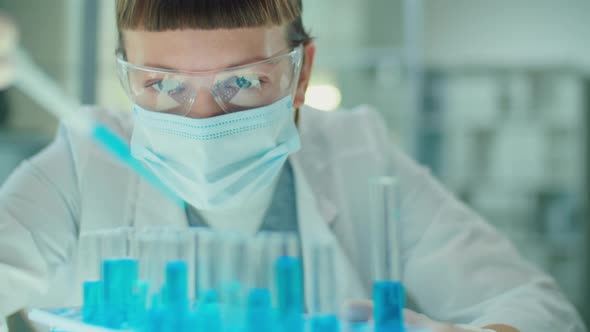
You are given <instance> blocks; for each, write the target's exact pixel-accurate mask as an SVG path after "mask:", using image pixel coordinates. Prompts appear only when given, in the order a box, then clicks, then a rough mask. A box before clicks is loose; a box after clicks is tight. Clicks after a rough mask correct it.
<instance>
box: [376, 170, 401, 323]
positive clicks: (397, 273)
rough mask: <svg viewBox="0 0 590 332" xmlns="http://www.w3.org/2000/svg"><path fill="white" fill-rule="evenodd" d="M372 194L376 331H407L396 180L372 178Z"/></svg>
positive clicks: (384, 177)
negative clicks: (405, 327)
mask: <svg viewBox="0 0 590 332" xmlns="http://www.w3.org/2000/svg"><path fill="white" fill-rule="evenodd" d="M370 198H371V204H372V206H371V207H372V208H371V214H372V216H371V241H372V242H373V248H372V260H373V273H374V284H373V303H374V314H373V316H374V324H375V331H376V332H386V331H387V332H399V331H404V325H403V317H402V310H403V307H404V302H405V295H404V290H403V286H402V283H401V278H402V273H401V260H400V250H399V246H400V211H399V205H398V196H397V182H396V180H395V179H394V178H393V177H386V176H383V177H379V178H376V179H372V180H371V181H370Z"/></svg>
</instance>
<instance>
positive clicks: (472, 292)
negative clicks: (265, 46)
mask: <svg viewBox="0 0 590 332" xmlns="http://www.w3.org/2000/svg"><path fill="white" fill-rule="evenodd" d="M373 117H374V128H379V129H378V130H376V132H378V133H380V134H381V135H382V138H381V140H380V141H381V142H391V140H390V139H389V138H388V137H387V136H388V135H387V133H386V130H385V128H384V126H383V121H382V120H381V119H380V118H379V117H378V116H376V115H373ZM384 148H385V147H384ZM388 150H389V151H391V152H392V153H391V154H390V162H391V167H392V169H393V170H394V172H395V173H396V175H397V176H398V177H399V179H400V182H401V187H402V188H401V190H402V191H403V193H402V202H401V215H402V228H403V233H402V234H403V235H402V236H403V237H404V238H405V239H404V240H403V241H402V243H403V248H402V249H403V252H402V256H403V260H404V266H403V268H404V283H405V285H406V287H407V290H408V293H409V295H410V296H411V297H412V298H413V300H414V301H415V302H416V304H417V305H418V306H419V308H420V309H421V310H422V311H423V313H424V314H426V315H427V316H430V317H432V318H433V319H436V320H439V321H446V322H454V323H465V324H470V325H474V326H480V327H482V326H486V325H489V324H507V325H511V326H514V327H515V328H518V329H520V331H522V332H539V331H560V332H583V331H586V330H585V328H584V325H583V323H582V321H581V319H580V317H579V315H578V314H577V312H576V310H575V309H574V307H573V306H572V305H571V304H570V303H569V302H568V301H567V300H566V299H565V298H564V296H563V295H562V293H561V292H560V290H559V289H558V286H557V285H556V283H555V281H554V280H553V279H552V278H550V277H549V276H548V275H546V274H544V273H542V272H540V271H539V270H537V269H536V268H535V267H533V266H532V265H531V264H529V263H528V262H527V261H525V260H524V259H523V258H522V257H521V256H520V255H519V254H518V252H517V251H516V249H515V248H514V247H513V245H512V244H511V243H510V242H509V241H508V240H507V239H506V238H505V237H504V236H502V235H500V234H499V233H498V232H497V231H496V230H495V229H494V228H493V227H491V226H490V225H489V224H487V223H486V222H485V221H484V220H482V218H480V217H479V216H478V215H477V214H475V213H474V212H472V211H471V210H470V209H469V208H467V207H466V206H465V205H464V204H462V203H461V202H460V201H459V200H457V199H456V198H455V197H454V196H453V195H452V194H451V193H449V192H448V191H446V190H445V189H444V188H443V187H442V186H441V185H440V184H439V183H438V182H437V181H436V180H435V179H434V178H433V177H432V176H431V175H430V173H429V172H428V171H426V170H425V169H424V168H422V167H420V166H418V165H416V164H415V163H414V161H412V160H410V159H409V158H408V157H407V156H405V155H404V154H403V153H402V152H401V151H399V150H396V149H391V147H389V149H388ZM383 151H385V150H383Z"/></svg>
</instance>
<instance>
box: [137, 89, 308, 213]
mask: <svg viewBox="0 0 590 332" xmlns="http://www.w3.org/2000/svg"><path fill="white" fill-rule="evenodd" d="M134 113H135V127H134V130H133V136H132V139H131V153H132V154H133V156H134V157H135V158H136V159H138V160H141V161H142V162H144V163H145V164H146V165H147V166H148V167H149V168H150V169H151V170H152V171H153V172H154V173H155V174H156V175H157V176H158V177H160V179H161V180H162V181H164V182H165V183H166V184H167V185H169V186H170V187H171V188H172V189H173V190H176V191H177V192H178V194H179V195H180V196H181V197H182V198H183V199H184V200H185V201H186V202H187V203H189V204H191V205H192V206H194V207H195V208H197V209H203V210H212V209H219V208H228V209H232V208H239V207H241V206H243V205H244V204H246V203H247V202H248V200H249V199H251V198H253V197H256V195H257V194H259V193H260V192H262V191H263V190H264V189H267V188H269V186H270V185H271V184H272V183H273V181H274V180H275V178H276V177H277V175H278V174H279V172H280V170H281V168H282V166H283V164H284V163H285V161H286V160H287V157H288V156H289V155H290V154H291V153H293V152H295V151H297V150H298V149H299V148H300V140H299V134H298V132H297V128H296V127H295V122H294V118H293V117H294V111H293V107H292V101H291V97H287V98H285V99H282V100H280V101H278V102H276V103H274V104H271V105H268V106H265V107H262V108H257V109H252V110H248V111H242V112H237V113H230V114H225V115H220V116H217V117H212V118H208V119H191V118H188V117H182V116H177V115H171V114H165V113H156V112H150V111H146V110H144V109H141V108H140V107H138V106H135V107H134Z"/></svg>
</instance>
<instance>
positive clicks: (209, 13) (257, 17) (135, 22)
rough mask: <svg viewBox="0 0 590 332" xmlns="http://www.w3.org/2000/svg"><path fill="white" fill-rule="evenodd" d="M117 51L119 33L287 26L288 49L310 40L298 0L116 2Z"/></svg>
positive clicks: (119, 0) (126, 0)
mask: <svg viewBox="0 0 590 332" xmlns="http://www.w3.org/2000/svg"><path fill="white" fill-rule="evenodd" d="M116 8H117V28H118V29H119V51H124V50H123V48H122V38H121V31H122V30H123V29H138V28H141V29H145V30H148V31H166V30H175V29H232V28H246V27H262V26H276V25H282V24H289V27H288V30H287V40H288V41H289V44H290V45H291V46H292V47H295V46H298V45H300V44H304V43H307V42H309V41H310V40H311V37H310V36H309V34H308V33H307V31H305V28H304V27H303V23H302V21H301V12H302V4H301V0H116Z"/></svg>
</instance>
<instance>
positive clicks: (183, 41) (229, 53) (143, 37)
mask: <svg viewBox="0 0 590 332" xmlns="http://www.w3.org/2000/svg"><path fill="white" fill-rule="evenodd" d="M285 29H286V28H285V27H281V26H277V27H270V28H269V27H260V28H240V29H216V30H194V29H186V30H170V31H162V32H149V31H144V30H125V31H123V34H122V36H123V44H124V47H125V52H126V55H127V60H128V61H129V62H130V63H133V64H137V65H143V66H148V67H155V68H162V69H172V70H180V71H189V72H204V71H216V70H223V69H227V68H231V67H236V66H239V65H246V64H250V63H254V62H257V61H261V60H265V59H267V58H270V57H273V56H275V55H277V54H280V53H281V52H286V51H288V50H289V44H288V42H287V39H286V31H285ZM304 54H305V61H304V62H305V64H304V66H303V67H302V72H301V76H300V79H299V82H298V88H297V92H296V95H295V97H294V106H295V107H300V106H301V105H302V104H303V102H304V95H305V89H306V87H307V83H308V79H309V74H310V71H311V63H312V62H313V55H314V46H313V44H312V45H308V46H307V47H306V48H305V51H304ZM223 113H224V112H223V110H222V109H221V107H220V106H219V104H217V102H216V101H215V99H214V97H213V95H212V94H211V93H210V92H209V91H207V90H205V89H203V90H201V91H199V92H198V93H197V97H196V99H195V103H194V105H193V106H192V107H191V110H190V112H189V114H188V116H190V117H198V118H206V117H212V116H216V115H220V114H223Z"/></svg>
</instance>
